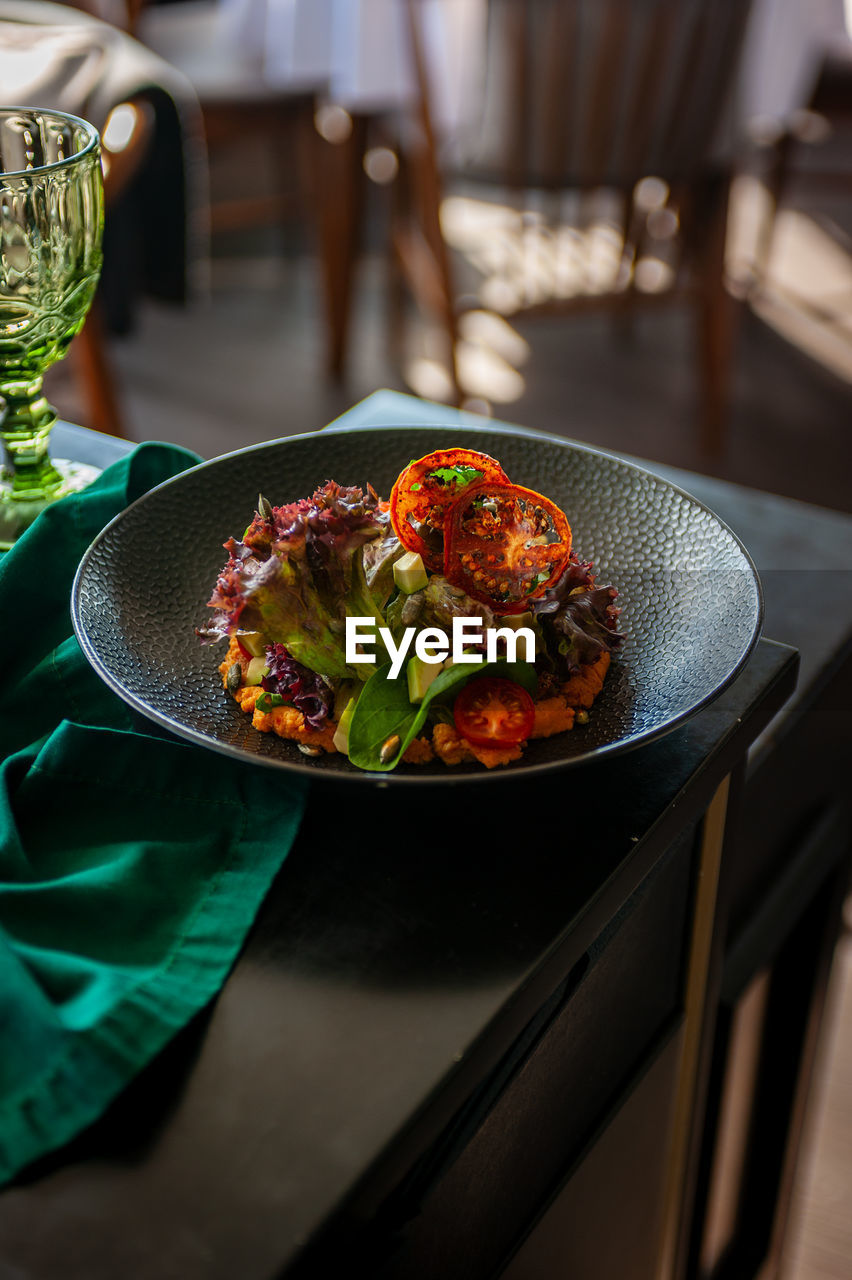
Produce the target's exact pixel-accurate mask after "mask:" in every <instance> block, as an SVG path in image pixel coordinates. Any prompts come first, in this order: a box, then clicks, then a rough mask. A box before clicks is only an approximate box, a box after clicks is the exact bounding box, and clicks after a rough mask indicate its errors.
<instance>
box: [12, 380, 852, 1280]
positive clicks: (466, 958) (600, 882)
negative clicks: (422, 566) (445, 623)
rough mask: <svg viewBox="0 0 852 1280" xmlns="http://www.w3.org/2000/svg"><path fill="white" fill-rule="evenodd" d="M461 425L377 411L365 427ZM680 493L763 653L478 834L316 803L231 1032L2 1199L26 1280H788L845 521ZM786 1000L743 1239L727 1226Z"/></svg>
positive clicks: (231, 987)
mask: <svg viewBox="0 0 852 1280" xmlns="http://www.w3.org/2000/svg"><path fill="white" fill-rule="evenodd" d="M451 412H452V411H449V410H444V409H438V408H437V407H436V406H428V405H423V404H422V402H417V401H414V400H410V399H409V398H407V397H400V396H396V395H393V394H391V393H380V394H379V395H377V396H374V397H371V399H370V400H369V401H367V402H365V404H364V405H362V406H358V407H356V409H355V410H353V411H351V413H350V414H349V415H346V424H347V425H348V424H349V423H352V424H353V425H355V424H357V425H364V424H365V423H368V422H373V423H376V424H381V423H388V422H397V423H403V422H416V421H423V420H427V421H443V420H449V419H447V418H446V415H448V414H450V413H451ZM424 415H429V416H427V417H425V418H424ZM436 415H438V416H436ZM63 435H64V440H63ZM71 444H73V445H74V452H76V453H78V456H81V457H82V456H84V454H83V449H84V448H91V449H93V450H94V453H95V456H104V457H106V454H107V453H108V452H109V451H110V450H112V451H113V452H115V451H116V450H119V451H120V450H121V449H122V448H123V447H124V446H123V445H122V444H121V443H120V442H111V441H108V440H104V439H103V438H92V437H91V436H90V435H89V434H83V435H82V436H81V435H79V434H77V433H76V432H75V431H74V430H73V429H67V430H66V429H63V428H60V429H58V430H57V437H56V446H55V447H56V449H57V452H60V451H61V449H62V448H68V446H69V445H71ZM78 446H79V447H78ZM677 478H678V479H679V480H680V482H681V483H682V484H683V485H684V487H686V488H689V489H691V490H692V491H693V492H695V493H696V495H697V496H699V497H701V498H703V499H704V500H705V501H709V502H710V505H712V506H714V507H715V509H716V510H717V511H719V512H720V514H722V515H723V516H726V517H727V518H728V519H729V522H730V523H731V524H732V525H734V527H735V528H736V530H737V532H739V533H740V535H741V536H742V537H743V539H744V541H745V542H746V545H747V546H749V547H750V549H751V551H752V553H753V554H754V555H755V557H756V559H757V562H758V566H759V567H760V568H762V569H763V578H764V585H765V589H766V596H767V625H766V633H767V634H768V635H771V636H772V637H773V639H771V640H763V641H761V642H760V644H759V645H758V647H757V649H756V650H755V652H754V654H753V656H752V658H751V660H750V661H749V663H748V665H747V667H746V669H745V670H744V672H743V673H742V675H741V676H740V677H739V678H738V679H737V681H736V682H735V683H734V684H733V685H732V686H731V687H730V688H729V689H728V690H727V691H726V692H725V693H724V694H723V695H722V696H721V697H720V698H719V699H718V700H717V701H716V702H715V703H713V704H712V705H711V706H710V707H708V708H707V709H706V710H705V711H703V712H702V713H701V714H700V715H698V716H696V717H695V718H694V719H692V720H691V721H689V722H688V723H687V724H686V725H684V726H683V727H681V728H680V729H679V730H677V731H676V732H674V733H672V734H670V735H669V736H667V737H666V738H664V739H662V740H661V741H659V742H656V743H652V744H650V745H648V746H646V747H643V748H642V749H640V750H637V751H634V752H632V753H630V754H628V755H625V756H623V757H621V758H616V759H613V760H611V761H608V762H606V763H605V764H600V765H592V766H584V767H583V768H580V769H572V770H569V771H566V773H565V774H564V775H563V776H561V777H559V778H556V779H554V778H547V779H545V780H540V781H536V782H512V783H507V785H506V786H505V787H500V788H496V789H493V790H494V795H493V796H489V797H487V798H480V797H479V795H477V797H475V798H474V799H473V800H471V799H470V798H468V799H465V797H464V790H463V789H454V788H450V787H447V788H443V787H436V788H435V790H434V792H432V793H431V794H430V796H429V798H428V800H424V799H410V798H408V797H407V796H406V794H405V791H404V790H402V791H399V790H398V789H394V788H389V789H385V790H381V789H376V790H375V791H371V792H369V793H367V792H366V791H365V792H364V794H359V796H357V797H355V796H354V793H353V794H352V795H350V794H349V792H348V791H347V794H346V795H345V796H344V795H343V793H342V792H341V791H340V790H339V789H336V788H335V787H334V786H329V785H327V784H326V785H322V786H321V785H315V786H314V787H313V788H312V793H311V798H310V804H309V809H308V813H307V816H306V819H305V822H304V825H303V828H302V830H301V832H300V836H299V838H298V840H297V843H296V845H295V846H294V848H293V849H292V851H291V853H290V855H289V856H288V858H287V860H286V861H285V863H284V866H283V868H282V871H281V873H280V875H279V877H278V878H277V880H276V882H275V884H274V886H273V889H272V891H271V892H270V894H269V896H268V898H267V901H266V903H265V905H264V908H263V910H262V912H261V914H260V916H259V918H258V920H257V923H256V925H255V927H254V929H253V931H252V933H251V935H250V937H249V940H248V943H247V945H246V948H245V950H244V952H243V955H242V957H241V959H240V961H239V963H238V964H237V966H236V968H235V970H234V972H233V974H232V976H231V978H230V979H229V981H228V983H227V984H226V986H225V988H224V990H223V992H222V993H221V995H220V997H219V999H218V1000H217V1001H216V1002H215V1004H214V1005H213V1006H212V1007H211V1008H210V1009H209V1010H208V1011H206V1012H205V1014H204V1015H203V1016H201V1017H199V1018H198V1019H197V1020H196V1021H195V1022H194V1023H193V1024H192V1025H191V1026H189V1027H188V1028H187V1029H186V1030H185V1031H184V1032H183V1033H181V1035H179V1036H178V1037H177V1039H176V1040H175V1041H174V1042H173V1044H172V1045H171V1046H170V1047H169V1049H168V1050H167V1051H166V1052H164V1053H163V1054H162V1055H161V1056H160V1057H159V1058H158V1059H157V1060H156V1061H155V1062H154V1063H153V1064H152V1065H151V1067H150V1068H149V1069H148V1070H147V1071H145V1072H144V1073H143V1074H142V1075H141V1076H140V1077H139V1078H138V1079H137V1080H136V1081H135V1082H134V1084H133V1085H132V1086H131V1087H130V1088H129V1089H128V1090H127V1091H126V1092H125V1094H124V1095H123V1096H122V1097H121V1098H120V1099H119V1100H118V1102H117V1103H116V1104H115V1105H114V1106H113V1107H112V1108H111V1109H110V1111H109V1112H108V1114H107V1115H106V1116H105V1117H104V1118H103V1119H102V1120H101V1121H100V1122H99V1123H98V1124H97V1125H95V1126H94V1127H93V1128H92V1129H91V1130H90V1131H89V1132H87V1133H86V1134H84V1135H82V1136H81V1137H80V1138H79V1139H78V1140H77V1141H76V1142H75V1143H73V1144H72V1145H71V1146H70V1147H69V1148H66V1149H65V1150H64V1151H62V1152H60V1153H58V1154H57V1155H56V1156H54V1157H51V1158H50V1159H48V1160H45V1161H43V1162H42V1163H41V1164H40V1165H39V1166H37V1167H34V1168H32V1169H30V1170H29V1171H28V1172H27V1174H26V1175H25V1176H23V1177H22V1178H21V1179H20V1180H19V1182H18V1183H17V1184H16V1185H15V1186H13V1187H11V1188H9V1189H7V1190H6V1191H5V1193H4V1194H3V1195H2V1196H0V1277H3V1280H5V1277H6V1275H8V1276H9V1277H10V1278H11V1277H13V1276H14V1277H15V1280H23V1278H25V1277H26V1278H28V1280H53V1277H54V1276H62V1277H64V1278H66V1280H68V1278H70V1280H114V1277H116V1276H121V1277H122V1280H152V1278H156V1280H172V1278H173V1277H174V1280H234V1277H240V1280H267V1278H270V1277H273V1276H279V1275H280V1276H283V1275H285V1274H286V1275H287V1276H314V1275H316V1276H324V1275H327V1274H335V1273H344V1272H345V1274H346V1275H348V1276H352V1275H356V1276H361V1275H363V1276H370V1277H388V1278H390V1277H397V1276H399V1277H405V1278H406V1280H409V1277H419V1276H423V1277H424V1278H425V1277H430V1278H431V1277H435V1276H438V1275H440V1276H441V1277H442V1280H444V1278H445V1277H454V1276H458V1277H465V1280H469V1278H471V1277H479V1276H482V1277H486V1276H496V1275H505V1276H507V1277H511V1278H512V1280H521V1278H522V1277H523V1278H524V1280H529V1278H530V1277H542V1278H544V1277H545V1276H546V1277H551V1276H552V1275H554V1274H558V1273H559V1270H560V1269H561V1270H562V1272H563V1273H564V1274H571V1275H575V1276H577V1277H580V1278H581V1280H598V1277H600V1280H612V1277H614V1276H616V1275H618V1276H630V1277H631V1278H632V1277H636V1278H637V1280H644V1277H646V1276H647V1277H649V1280H650V1277H652V1276H654V1275H655V1269H656V1268H657V1267H658V1265H661V1266H662V1267H663V1269H664V1270H663V1274H664V1275H666V1276H671V1277H675V1276H677V1277H680V1276H685V1275H687V1274H694V1273H695V1266H696V1262H697V1259H698V1256H699V1254H700V1253H702V1252H703V1254H704V1257H705V1262H707V1263H708V1265H707V1268H706V1269H707V1274H714V1275H715V1274H717V1273H718V1274H723V1272H722V1270H721V1268H723V1267H725V1266H731V1265H733V1264H732V1262H731V1259H734V1258H735V1257H736V1256H737V1255H738V1252H739V1256H741V1257H743V1258H746V1259H748V1260H749V1261H748V1265H749V1266H752V1264H753V1267H754V1271H750V1270H741V1271H739V1272H738V1274H741V1275H750V1274H753V1273H756V1269H757V1266H758V1263H759V1262H760V1260H761V1258H765V1257H767V1256H771V1255H772V1254H773V1250H775V1251H776V1252H777V1241H778V1240H779V1239H780V1230H781V1227H782V1225H783V1218H784V1207H785V1197H786V1190H787V1187H788V1184H789V1176H790V1171H791V1169H792V1162H793V1156H794V1153H795V1145H796V1138H797V1135H798V1131H799V1115H800V1110H801V1099H802V1097H803V1096H804V1093H805V1091H806V1088H807V1083H808V1078H809V1068H810V1061H811V1057H812V1048H813V1041H814V1037H815V1033H816V1028H817V1026H818V1022H819V1012H820V1008H821V999H822V993H823V991H824V986H825V980H826V976H827V966H828V962H829V960H830V955H831V950H832V948H833V943H834V938H835V936H836V931H837V927H838V920H839V902H840V897H841V893H842V889H843V888H844V887H845V884H846V878H847V874H848V865H847V856H848V850H849V799H848V797H847V796H846V795H845V781H844V779H845V778H848V769H849V744H848V736H843V735H841V734H840V732H839V725H838V717H837V716H836V714H835V712H834V710H833V707H834V705H835V703H836V701H837V699H838V697H839V695H840V694H841V693H842V691H843V689H844V688H846V685H844V683H843V682H844V681H846V682H847V683H848V681H849V679H850V661H849V658H850V638H852V596H850V593H849V591H848V587H849V583H850V577H852V521H850V520H846V519H845V518H843V517H836V516H833V515H831V514H830V513H823V512H818V511H815V510H814V509H810V508H802V507H800V506H798V505H797V504H793V503H788V502H784V501H782V500H780V499H775V498H771V497H768V496H767V495H761V494H757V493H751V492H748V491H744V490H736V489H734V488H733V487H731V486H728V485H719V486H716V485H715V484H714V483H712V482H707V481H703V480H702V479H701V478H699V477H697V476H694V477H693V476H689V477H685V476H683V474H681V475H679V476H678V477H677ZM708 485H709V486H710V489H711V490H712V492H711V493H710V494H709V496H708V487H707V486H708ZM726 505H727V507H728V510H725V509H724V508H725V506H726ZM762 559H763V561H764V563H763V564H761V560H762ZM839 561H842V564H841V563H839ZM815 564H822V565H824V570H815V569H814V565H815ZM799 566H800V567H799ZM828 570H830V571H831V572H827V571H828ZM821 573H824V578H821V577H820V576H819V575H820V574H821ZM844 574H845V578H844ZM814 579H816V582H815V581H814ZM820 587H822V589H820ZM844 589H845V595H844ZM778 641H783V642H787V643H778ZM790 641H792V642H794V643H795V644H796V646H797V647H798V648H799V649H800V650H801V652H802V681H801V682H800V684H799V688H798V690H797V692H796V693H795V694H794V692H793V690H794V684H795V680H796V669H797V655H796V653H795V651H794V649H793V648H791V647H790V644H789V642H790ZM847 705H848V704H847ZM828 758H830V760H831V765H830V767H829V764H828V762H827V761H828ZM793 777H795V779H796V785H795V786H794V785H793V784H792V781H791V780H792V778H793ZM486 790H492V789H488V788H487V789H486ZM764 975H769V976H768V977H767V978H765V982H766V984H767V985H766V998H765V1001H764V1005H763V1006H762V1008H763V1016H762V1019H761V1022H760V1027H759V1032H760V1035H761V1036H762V1037H763V1041H762V1042H763V1043H764V1057H765V1062H764V1063H763V1064H762V1065H760V1069H759V1070H758V1073H757V1076H756V1081H757V1085H756V1087H755V1090H754V1098H753V1105H752V1106H751V1107H750V1108H749V1109H748V1114H749V1115H750V1117H751V1125H752V1132H751V1133H750V1134H749V1135H748V1138H749V1140H748V1142H746V1143H745V1149H744V1152H743V1153H741V1159H740V1162H739V1165H738V1169H739V1171H740V1174H741V1173H742V1171H743V1170H745V1171H746V1173H747V1174H748V1176H747V1177H746V1178H745V1179H743V1178H742V1177H739V1178H738V1179H737V1178H735V1179H734V1183H733V1191H734V1200H735V1204H736V1203H739V1202H740V1201H741V1202H742V1203H743V1204H744V1205H746V1208H748V1210H749V1213H748V1215H747V1216H743V1215H741V1217H740V1219H737V1217H736V1214H734V1215H733V1216H731V1215H728V1217H727V1218H723V1219H722V1220H719V1217H718V1213H717V1212H716V1209H715V1207H714V1206H715V1204H716V1201H715V1199H714V1184H715V1181H717V1180H718V1176H719V1175H718V1169H719V1167H720V1160H722V1159H723V1158H725V1159H727V1156H726V1155H725V1151H726V1149H727V1148H726V1146H725V1134H724V1124H720V1123H719V1121H720V1116H721V1117H723V1116H724V1114H725V1112H724V1107H723V1105H722V1101H723V1098H724V1094H725V1086H726V1080H727V1079H728V1078H729V1075H730V1072H731V1070H732V1063H733V1062H734V1060H735V1058H736V1053H737V1033H738V1028H739V1026H740V1023H739V1022H738V1021H737V1016H736V1015H737V1009H738V1007H739V1003H740V1001H741V998H742V996H743V994H744V993H745V992H748V991H751V990H752V986H753V983H754V981H755V979H756V978H760V979H761V980H764ZM782 1014H786V1017H783V1018H782V1017H781V1015H782ZM770 1063H771V1064H772V1067H773V1069H772V1071H771V1072H770V1071H768V1069H767V1070H764V1068H767V1067H768V1064H770ZM761 1071H763V1072H764V1074H763V1075H761ZM768 1135H771V1140H769V1138H768ZM767 1142H768V1146H767ZM720 1152H721V1154H720ZM749 1161H751V1165H749ZM755 1161H757V1162H758V1163H757V1164H755ZM729 1165H730V1162H729V1163H728V1166H726V1168H727V1169H728V1172H730V1168H729ZM735 1172H736V1170H735ZM756 1188H757V1190H758V1191H759V1194H758V1195H757V1199H756V1200H755V1194H756ZM738 1193H739V1199H737V1194H738ZM749 1197H751V1200H750V1201H749ZM711 1255H712V1256H711ZM725 1258H727V1259H728V1261H727V1262H726V1261H725Z"/></svg>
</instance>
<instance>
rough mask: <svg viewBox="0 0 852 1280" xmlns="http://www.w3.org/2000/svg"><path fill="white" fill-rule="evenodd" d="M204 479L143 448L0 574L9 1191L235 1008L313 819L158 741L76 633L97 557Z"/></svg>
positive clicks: (3, 1027)
mask: <svg viewBox="0 0 852 1280" xmlns="http://www.w3.org/2000/svg"><path fill="white" fill-rule="evenodd" d="M197 461H198V459H197V458H196V457H195V456H194V455H193V454H191V453H188V452H187V451H185V450H183V449H178V448H174V447H172V446H169V445H162V444H155V443H151V444H143V445H140V446H139V447H138V448H137V449H135V450H134V451H133V452H132V453H130V454H128V456H127V457H126V458H124V459H122V460H121V461H119V462H116V463H114V464H113V465H112V466H111V467H109V468H108V469H107V470H106V471H105V472H104V473H103V475H102V476H101V477H100V478H99V479H98V480H97V481H96V482H95V484H93V485H92V486H91V488H89V489H87V490H85V492H83V493H81V494H77V495H74V496H72V497H69V498H64V499H63V500H62V501H61V502H58V503H56V504H55V505H54V506H53V507H52V508H49V509H48V510H47V511H45V512H44V513H43V514H42V515H41V516H39V518H38V520H37V521H36V522H35V524H34V525H33V526H32V527H31V528H30V529H29V530H28V531H27V532H26V534H25V535H24V536H23V537H22V538H21V539H20V541H19V542H18V543H17V544H16V545H15V547H14V548H13V549H12V550H11V551H10V552H8V553H7V554H6V555H5V556H0V614H1V615H2V619H3V626H2V628H0V671H2V673H3V674H2V679H0V759H2V760H3V763H2V765H0V1182H2V1181H6V1180H8V1179H9V1178H11V1177H12V1176H13V1175H14V1174H15V1173H16V1172H17V1171H18V1170H20V1169H21V1168H22V1167H23V1166H24V1165H26V1164H28V1163H29V1162H30V1161H32V1160H34V1159H35V1158H36V1157H38V1156H40V1155H42V1154H44V1153H45V1152H47V1151H50V1150H52V1149H54V1148H56V1147H59V1146H61V1145H62V1144H63V1143H65V1142H67V1141H68V1140H69V1139H71V1138H72V1137H73V1136H74V1135H75V1134H77V1133H78V1132H79V1131H80V1130H81V1129H83V1128H84V1127H85V1126H87V1125H88V1124H90V1123H91V1122H92V1121H93V1120H95V1119H96V1118H97V1117H98V1116H99V1115H100V1114H101V1113H102V1112H103V1111H104V1109H105V1108H106V1106H107V1104H108V1103H109V1102H110V1101H111V1100H112V1099H113V1098H114V1097H115V1096H116V1095H117V1094H118V1093H119V1092H120V1090H121V1089H122V1088H123V1087H124V1086H125V1085H126V1084H127V1083H128V1082H129V1081H130V1079H131V1078H132V1077H133V1076H134V1075H135V1074H136V1073H137V1072H138V1071H139V1070H140V1069H141V1068H142V1067H143V1066H144V1065H145V1064H146V1063H147V1062H148V1061H149V1060H150V1059H151V1058H152V1057H153V1056H154V1055H155V1054H156V1053H157V1052H158V1051H159V1050H160V1049H161V1048H163V1046H164V1045H165V1044H166V1043H167V1041H168V1040H169V1039H170V1038H171V1037H172V1036H173V1035H174V1034H175V1033H176V1032H177V1031H178V1030H180V1028H181V1027H182V1026H184V1025H185V1024H186V1023H187V1022H188V1021H189V1019H190V1018H191V1017H192V1016H193V1014H195V1013H196V1012H197V1011H198V1010H199V1009H201V1008H202V1006H203V1005H205V1004H206V1003H207V1002H208V1001H209V1000H210V999H211V997H212V996H213V995H215V993H216V992H217V991H218V990H219V989H220V988H221V986H222V984H223V982H224V980H225V978H226V977H227V974H228V971H229V969H230V967H231V965H232V964H233V962H234V960H235V958H236V956H237V953H238V951H239V949H240V946H241V944H242V942H243V940H244V938H245V936H246V933H247V931H248V929H249V927H250V926H251V923H252V920H253V919H254V917H255V914H256V913H257V910H258V908H259V906H260V904H261V902H262V900H263V898H264V895H265V894H266V892H267V889H268V888H269V885H270V883H271V881H272V879H273V877H274V876H275V873H276V872H277V871H278V869H279V867H280V866H281V863H282V861H283V860H284V858H285V856H286V855H287V853H288V851H289V849H290V846H291V844H292V842H293V840H294V838H295V835H296V831H297V829H298V825H299V820H300V818H301V815H302V809H303V804H304V795H305V788H304V785H303V784H302V782H301V781H300V780H298V781H294V780H290V779H282V778H281V777H279V776H277V775H276V776H274V777H273V776H271V775H270V774H268V773H267V772H266V771H265V770H262V769H259V768H257V767H256V766H252V765H249V764H245V765H244V764H241V763H238V762H234V761H231V760H228V759H226V758H224V757H222V756H219V755H217V754H215V753H213V752H210V751H205V750H204V749H202V748H200V747H196V746H193V745H191V744H189V743H183V742H181V741H179V740H178V739H172V738H169V739H168V740H166V739H164V738H163V737H161V736H159V735H157V734H155V733H154V732H153V731H152V732H150V733H149V732H148V731H147V729H146V726H145V723H144V722H143V721H142V719H141V717H137V716H136V715H135V714H134V713H133V712H132V711H131V710H130V708H128V707H127V706H126V705H125V704H124V702H122V700H121V699H120V698H118V697H117V696H116V695H115V694H113V693H112V692H111V691H110V690H109V689H108V688H107V687H106V685H105V684H103V682H102V681H101V680H100V679H99V678H98V677H97V676H96V675H95V673H94V672H93V671H92V669H91V668H90V666H89V664H88V663H87V662H86V659H85V658H84V657H83V654H82V652H81V651H80V648H79V645H78V644H77V641H76V639H75V638H74V636H73V633H72V629H71V618H70V613H69V600H70V593H71V584H72V581H73V578H74V573H75V570H76V568H77V564H78V562H79V560H80V558H81V556H82V554H83V552H84V551H85V550H86V547H87V546H88V545H89V543H90V542H91V541H92V539H93V538H94V537H95V535H96V534H97V533H98V532H99V531H100V529H101V528H103V526H104V525H105V524H106V523H107V522H108V521H109V520H110V519H111V518H112V517H113V516H114V515H115V514H116V513H117V512H118V511H120V510H122V508H123V507H125V506H126V505H127V504H128V503H129V502H132V501H133V500H134V499H135V498H138V497H139V496H140V495H141V494H143V493H145V492H146V491H147V490H148V489H149V488H151V487H152V486H153V485H155V484H158V483H159V482H160V481H162V480H165V479H167V478H168V477H170V476H172V475H175V474H177V473H178V472H180V471H183V470H185V469H186V468H187V467H188V466H191V465H193V464H194V463H195V462H197Z"/></svg>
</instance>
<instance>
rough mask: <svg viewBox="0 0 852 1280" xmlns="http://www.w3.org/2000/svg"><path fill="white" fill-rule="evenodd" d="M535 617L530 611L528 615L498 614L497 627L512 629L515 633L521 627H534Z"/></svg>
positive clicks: (495, 620) (495, 621) (495, 624)
mask: <svg viewBox="0 0 852 1280" xmlns="http://www.w3.org/2000/svg"><path fill="white" fill-rule="evenodd" d="M532 625H533V616H532V614H531V613H530V611H529V610H527V612H526V613H503V614H498V615H497V617H495V619H494V626H495V627H511V628H512V630H513V631H517V630H518V628H519V627H532Z"/></svg>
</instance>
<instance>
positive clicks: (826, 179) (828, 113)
mask: <svg viewBox="0 0 852 1280" xmlns="http://www.w3.org/2000/svg"><path fill="white" fill-rule="evenodd" d="M762 141H763V142H764V150H765V151H767V152H768V161H767V163H766V165H765V170H766V173H765V185H766V189H767V192H768V195H769V206H768V209H767V215H766V218H765V219H764V222H763V226H762V228H761V237H760V243H759V246H758V251H757V264H756V282H755V283H756V287H758V288H759V287H760V286H761V283H762V282H763V280H764V279H765V277H766V274H767V270H768V265H769V258H770V255H771V251H772V241H773V238H774V233H775V228H776V221H777V216H778V210H779V208H780V207H781V206H782V205H783V204H784V202H785V200H786V198H787V197H788V196H789V194H790V191H791V188H794V187H796V186H797V185H799V184H807V188H808V191H809V193H813V192H819V193H820V194H823V193H824V194H826V195H830V196H831V195H842V196H848V194H849V192H850V191H852V39H849V38H848V37H844V36H839V37H837V38H836V39H834V40H832V41H828V42H827V43H826V45H825V48H824V50H823V53H822V56H821V58H820V60H819V71H818V73H817V76H816V79H815V81H814V85H813V89H812V91H811V95H810V97H809V99H808V101H807V102H806V103H805V104H804V105H803V107H802V109H801V110H798V111H796V112H794V113H793V115H792V116H791V117H790V118H789V119H787V120H784V121H783V122H781V123H780V124H779V126H778V128H777V130H776V131H775V132H774V133H773V134H772V135H771V136H769V137H767V138H766V139H763V140H762Z"/></svg>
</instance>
